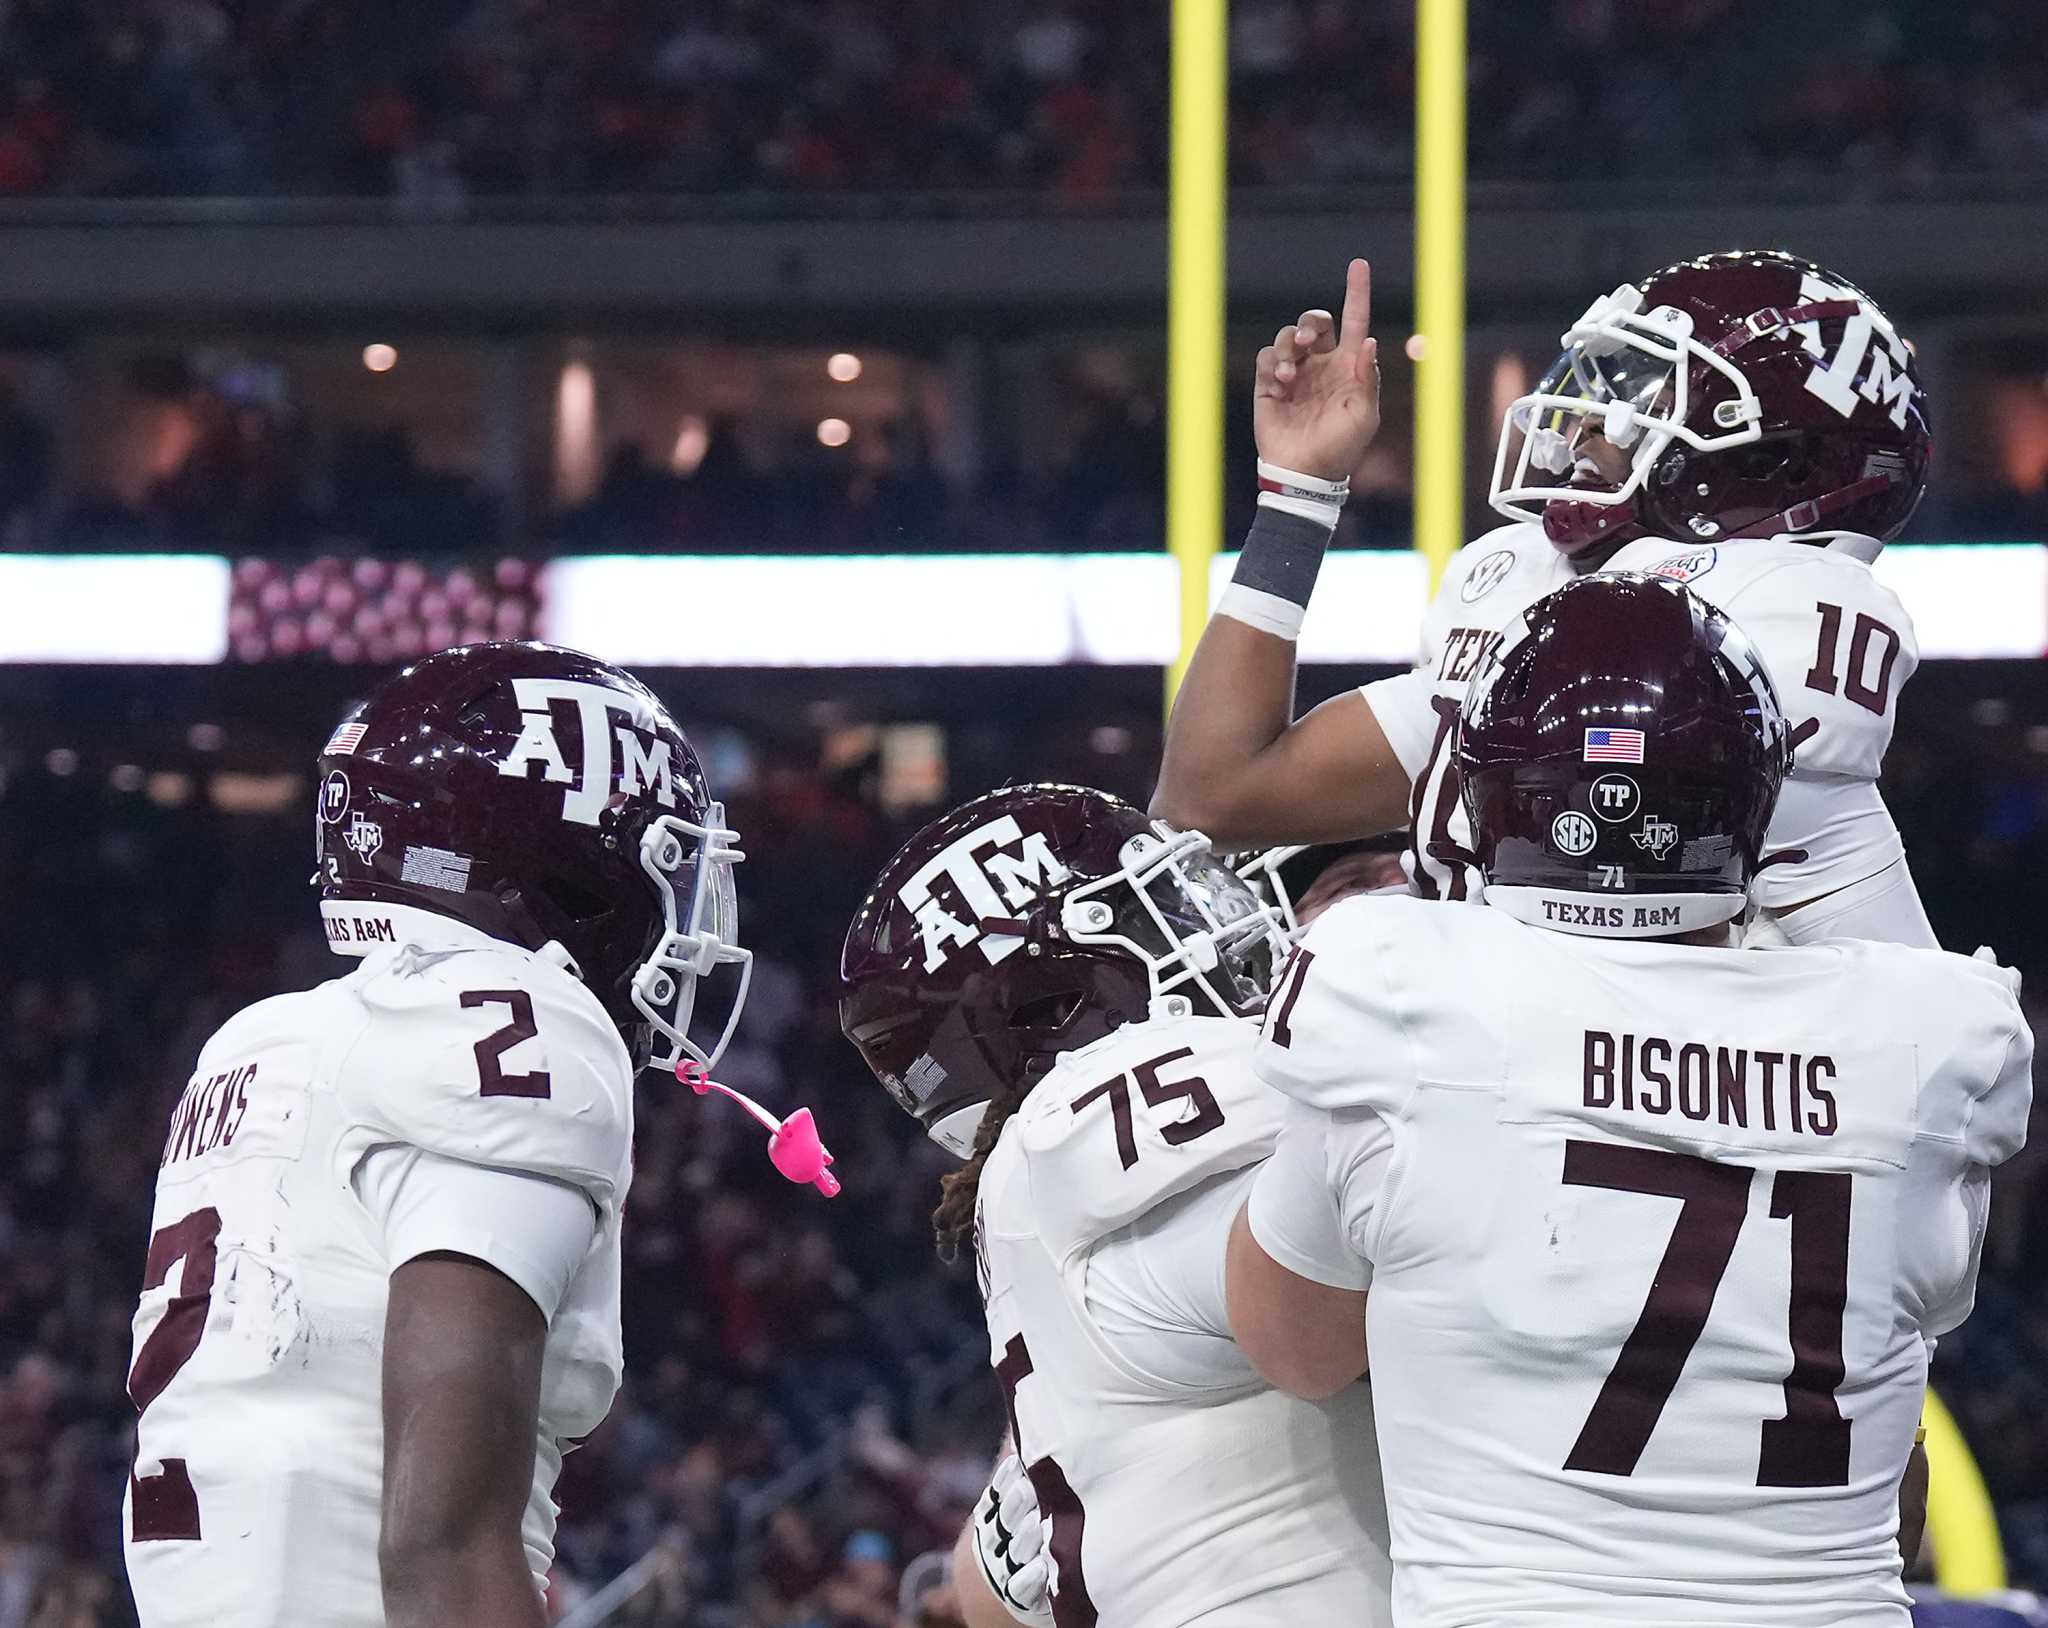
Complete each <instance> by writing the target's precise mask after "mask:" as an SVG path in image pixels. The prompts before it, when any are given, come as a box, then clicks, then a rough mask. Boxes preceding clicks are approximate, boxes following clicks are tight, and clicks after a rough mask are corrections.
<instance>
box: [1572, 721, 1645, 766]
mask: <svg viewBox="0 0 2048 1628" xmlns="http://www.w3.org/2000/svg"><path fill="white" fill-rule="evenodd" d="M1584 756H1585V761H1586V762H1588V763H1640V762H1642V761H1643V732H1642V731H1641V730H1640V729H1589V730H1587V731H1586V750H1585V754H1584Z"/></svg>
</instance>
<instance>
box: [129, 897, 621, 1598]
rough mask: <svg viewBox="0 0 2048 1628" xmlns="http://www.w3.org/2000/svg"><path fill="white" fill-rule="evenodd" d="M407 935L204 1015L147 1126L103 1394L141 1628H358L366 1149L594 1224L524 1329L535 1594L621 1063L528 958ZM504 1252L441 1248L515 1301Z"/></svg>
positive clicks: (613, 1035)
mask: <svg viewBox="0 0 2048 1628" xmlns="http://www.w3.org/2000/svg"><path fill="white" fill-rule="evenodd" d="M393 914H395V915H400V916H414V915H424V913H423V912H411V911H401V912H394V913H393ZM427 919H428V920H429V921H430V922H431V923H432V926H431V927H429V928H428V929H426V930H425V931H424V932H423V933H422V934H420V935H417V936H420V937H423V938H424V939H425V940H426V942H424V943H423V942H410V943H398V944H395V945H393V946H391V947H389V948H385V949H380V950H378V951H376V952H375V953H373V954H371V955H370V956H369V957H368V958H367V959H366V960H365V961H364V962H363V963H362V965H361V966H360V967H359V968H357V969H356V970H354V971H352V972H351V973H349V974H348V975H347V976H345V977H341V978H337V979H334V980H333V981H331V982H329V983H325V984H322V985H321V986H320V987H319V988H317V989H313V990H310V991H308V992H306V993H303V994H293V995H281V996H278V997H276V998H275V999H272V1000H266V1001H262V1002H259V1003H258V1004H256V1005H254V1006H251V1007H249V1008H247V1009H246V1010H245V1011H243V1012H241V1013H240V1014H238V1015H237V1016H235V1017H234V1018H232V1019H230V1020H229V1021H228V1022H227V1024H225V1025H224V1026H223V1027H222V1028H221V1029H220V1031H219V1032H218V1033H217V1034H215V1035H214V1037H213V1038H212V1039H211V1040H210V1041H209V1042H208V1043H207V1045H206V1047H205V1049H204V1050H203V1051H202V1052H201V1053H200V1056H199V1064H198V1068H197V1071H196V1072H195V1073H194V1074H193V1077H192V1081H191V1084H190V1085H189V1086H188V1087H187V1089H186V1091H185V1093H184V1095H183V1097H182V1098H181V1100H180V1101H179V1103H178V1106H177V1109H176V1110H175V1112H174V1113H173V1115H172V1118H171V1127H170V1135H169V1139H168V1141H167V1143H166V1146H165V1149H164V1156H163V1164H162V1168H161V1170H160V1172H159V1174H158V1177H157V1189H156V1206H155V1211H154V1215H153V1218H152V1223H151V1225H152V1229H153V1230H152V1234H151V1238H150V1243H149V1256H148V1264H147V1270H146V1273H145V1277H144V1287H143V1293H142V1300H141V1304H140V1306H139V1307H138V1308H137V1310H136V1314H135V1334H134V1338H135V1358H134V1366H133V1369H132V1371H131V1375H130V1380H129V1389H130V1394H131V1396H132V1397H133V1399H134V1400H135V1402H136V1404H137V1406H138V1407H139V1408H140V1409H141V1418H140V1421H139V1424H138V1427H137V1437H138V1446H137V1452H136V1461H135V1468H134V1476H133V1479H132V1480H131V1482H130V1487H129V1495H128V1499H127V1503H126V1506H125V1508H124V1510H123V1513H122V1521H123V1527H124V1539H125V1542H126V1546H127V1557H128V1572H129V1577H130V1580H131V1582H132V1583H133V1586H134V1590H135V1598H136V1603H137V1606H138V1609H139V1612H140V1615H141V1620H142V1623H143V1628H188V1625H190V1628H199V1625H201V1624H205V1625H207V1628H259V1625H261V1628H275V1625H276V1624H279V1623H291V1624H293V1625H294V1628H376V1625H380V1624H382V1623H383V1621H384V1610H383V1604H382V1596H381V1592H380V1589H379V1585H378V1571H377V1537H378V1505H379V1496H380V1492H381V1488H382V1481H383V1439H384V1430H383V1418H382V1412H381V1389H382V1386H381V1362H382V1353H383V1343H384V1314H385V1303H386V1299H387V1294H388V1280H389V1276H390V1273H391V1270H392V1269H393V1267H395V1266H397V1265H400V1264H403V1263H402V1261H398V1260H392V1259H390V1258H388V1256H387V1251H386V1247H385V1241H384V1238H383V1236H382V1233H381V1231H380V1227H379V1225H378V1223H377V1221H376V1220H375V1218H374V1217H373V1216H372V1214H371V1213H370V1211H369V1210H368V1209H367V1208H366V1206H365V1204H364V1203H363V1201H362V1199H361V1197H360V1196H359V1193H358V1191H357V1189H356V1186H355V1183H356V1182H357V1180H358V1172H359V1169H360V1168H361V1167H362V1166H363V1164H364V1161H365V1160H366V1159H368V1158H371V1157H372V1156H376V1157H380V1158H381V1157H382V1154H381V1153H380V1152H379V1150H383V1149H398V1150H404V1149H419V1150H423V1151H424V1153H426V1154H428V1155H433V1156H437V1157H439V1158H441V1159H445V1160H453V1161H460V1162H461V1168H462V1169H463V1170H464V1171H465V1172H466V1173H468V1174H469V1175H470V1176H471V1177H472V1178H473V1177H474V1175H475V1172H476V1170H477V1169H478V1167H489V1168H490V1169H491V1170H493V1171H497V1172H515V1173H519V1174H521V1175H525V1176H538V1177H543V1178H547V1179H548V1182H549V1183H550V1184H554V1183H560V1184H566V1185H567V1186H569V1187H572V1188H574V1189H576V1190H577V1191H578V1193H579V1194H580V1195H582V1196H581V1197H579V1199H578V1206H580V1214H579V1219H580V1221H581V1222H582V1223H584V1224H585V1225H586V1226H588V1225H589V1224H590V1222H591V1221H592V1219H593V1217H592V1211H593V1210H594V1212H595V1229H594V1241H592V1242H590V1243H589V1246H588V1253H587V1254H585V1255H584V1256H583V1258H582V1264H581V1265H580V1267H578V1268H576V1269H575V1271H574V1275H573V1276H572V1277H571V1278H570V1279H569V1280H568V1283H567V1287H566V1289H565V1290H564V1291H563V1292H562V1294H561V1297H560V1300H559V1303H558V1304H557V1305H556V1307H555V1309H554V1314H553V1316H552V1318H551V1319H550V1321H549V1327H548V1335H547V1347H546V1354H545V1359H544V1366H543V1374H542V1383H541V1409H540V1432H539V1439H538V1440H537V1442H536V1443H535V1458H534V1479H533V1490H532V1495H531V1498H530V1500H529V1503H528V1506H527V1510H526V1516H525V1520H524V1523H523V1536H524V1539H525V1544H526V1550H527V1557H528V1561H529V1563H530V1564H531V1566H532V1568H533V1571H534V1573H535V1575H536V1578H540V1577H542V1576H544V1574H545V1572H546V1570H547V1568H548V1566H549V1564H550V1563H551V1561H552V1558H553V1542H554V1523H555V1509H554V1505H553V1502H552V1501H551V1498H550V1496H549V1494H550V1492H551V1490H552V1488H553V1485H554V1480H555V1475H556V1472H557V1471H558V1470H559V1468H560V1466H561V1458H562V1453H563V1451H564V1449H565V1447H567V1446H569V1445H572V1444H573V1443H574V1442H575V1441H576V1440H577V1439H579V1438H581V1437H583V1436H585V1435H587V1434H588V1433H589V1432H590V1431H591V1430H593V1429H594V1428H596V1426H597V1425H598V1423H599V1422H600V1421H601V1420H602V1419H603V1418H604V1416H605V1413H606V1412H607V1410H608V1409H609V1408H610V1406H611V1401H612V1396H613V1393H614V1392H615V1391H616V1390H617V1388H618V1384H619V1379H620V1374H621V1370H622V1366H623V1363H622V1357H621V1349H620V1333H619V1215H620V1207H621V1205H622V1204H623V1202H624V1200H625V1196H626V1187H627V1183H628V1179H629V1176H630V1172H631V1145H632V1124H633V1121H632V1064H631V1061H630V1059H629V1058H628V1056H627V1054H626V1050H625V1046H624V1044H623V1043H622V1042H621V1040H620V1038H619V1035H618V1032H617V1030H616V1029H615V1028H614V1027H613V1025H612V1023H611V1021H610V1019H609V1018H608V1017H607V1016H606V1014H605V1012H604V1010H603V1008H602V1007H601V1006H600V1005H599V1004H598V1002H597V1000H596V998H595V997H594V996H592V995H591V994H590V993H589V991H587V990H586V989H585V988H584V987H583V985H582V984H581V983H580V982H578V981H577V979H576V978H574V977H573V976H572V975H571V974H569V973H568V972H566V971H564V970H563V969H562V968H561V966H559V965H557V964H555V963H554V962H553V961H551V960H550V959H548V957H547V956H546V954H545V953H543V954H539V955H536V954H529V953H528V952H526V951H524V950H521V949H517V948H515V947H512V946H509V945H505V944H501V943H498V942H496V941H494V940H492V939H490V938H487V937H485V936H484V935H483V934H481V933H478V932H475V931H474V930H472V929H470V928H468V927H466V926H464V925H462V924H461V923H458V922H454V921H444V920H441V919H440V918H427ZM429 945H431V947H429ZM501 1179H506V1178H502V1177H501ZM529 1185H534V1184H529ZM548 1191H549V1192H550V1194H551V1196H553V1194H554V1190H553V1188H552V1186H550V1187H549V1189H548ZM578 1206H572V1207H571V1210H572V1213H576V1212H577V1210H578ZM554 1213H559V1211H556V1212H554ZM514 1230H516V1229H510V1228H506V1229H500V1230H499V1231H497V1232H496V1233H490V1232H483V1233H480V1235H478V1236H475V1237H473V1238H472V1237H468V1236H464V1235H462V1234H461V1233H460V1231H459V1229H458V1230H457V1231H456V1232H455V1233H454V1234H452V1235H451V1237H450V1239H449V1244H448V1246H449V1247H460V1248H461V1249H462V1250H463V1251H464V1252H466V1253H471V1254H475V1255H477V1256H479V1257H480V1258H482V1259H484V1260H487V1261H490V1262H492V1264H494V1265H503V1266H504V1268H505V1269H506V1270H507V1271H508V1273H509V1275H512V1276H513V1277H514V1279H515V1281H521V1282H522V1283H523V1284H524V1283H525V1282H526V1281H527V1280H526V1278H525V1277H524V1276H522V1273H521V1271H520V1269H519V1265H518V1257H517V1254H516V1251H517V1249H518V1245H519V1242H520V1240H519V1239H518V1238H517V1237H515V1236H511V1233H512V1232H513V1231H514ZM414 1252H415V1253H417V1251H414ZM543 1309H545V1308H543Z"/></svg>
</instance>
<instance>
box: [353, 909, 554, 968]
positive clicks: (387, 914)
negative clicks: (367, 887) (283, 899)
mask: <svg viewBox="0 0 2048 1628" xmlns="http://www.w3.org/2000/svg"><path fill="white" fill-rule="evenodd" d="M320 917H321V921H322V923H323V924H324V925H325V927H326V929H327V947H328V948H329V949H330V950H332V951H333V952H334V953H335V954H336V955H352V956H365V955H369V954H372V953H373V952H375V951H377V950H381V949H388V948H390V947H392V946H394V945H398V944H410V945H413V946H415V947H416V948H418V949H422V950H511V951H512V952H514V953H515V954H518V955H531V956H534V957H535V958H536V959H538V960H541V961H545V962H546V963H547V964H548V965H549V966H553V967H559V968H561V969H562V971H564V972H566V973H568V974H569V975H570V976H571V977H573V978H578V979H580V978H581V977H582V976H583V974H582V973H581V971H580V970H579V969H578V968H577V965H576V960H575V957H574V956H572V955H570V954H569V952H568V951H567V950H565V949H563V948H562V946H561V945H560V944H558V943H556V942H555V941H554V940H552V939H550V940H549V941H548V942H547V943H546V944H543V945H542V946H541V947H540V948H539V949H538V950H529V949H527V948H526V946H525V945H523V944H514V943H512V942H511V941H510V940H508V939H502V938H493V937H491V935H490V934H489V933H486V932H484V931H483V930H482V929H481V928H478V927H472V926H470V924H469V923H468V922H466V921H457V920H456V919H455V918H454V917H453V916H443V915H440V914H438V913H437V912H435V911H432V910H425V909H422V908H421V907H420V906H418V905H416V904H386V903H384V902H383V901H381V900H377V899H322V900H321V901H320Z"/></svg>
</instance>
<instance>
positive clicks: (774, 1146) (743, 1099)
mask: <svg viewBox="0 0 2048 1628" xmlns="http://www.w3.org/2000/svg"><path fill="white" fill-rule="evenodd" d="M676 1078H677V1079H679V1080H681V1081H682V1082H683V1084H685V1085H687V1086H688V1087H689V1088H690V1089H691V1090H692V1091H694V1092H696V1093H697V1095H698V1096H700V1097H701V1096H703V1095H704V1094H705V1093H706V1092H707V1091H716V1092H717V1093H718V1094H719V1095H720V1096H723V1097H730V1098H731V1099H732V1100H733V1101H734V1102H736V1103H738V1104H739V1105H740V1106H741V1107H742V1108H744V1109H745V1110H746V1111H747V1112H748V1113H749V1114H751V1115H752V1116H753V1117H754V1118H755V1119H756V1120H758V1121H759V1122H760V1123H761V1124H762V1125H763V1126H765V1127H766V1128H767V1130H768V1132H769V1136H768V1162H769V1163H770V1164H772V1165H774V1166H775V1168H776V1169H777V1170H779V1171H781V1172H782V1174H783V1176H784V1177H786V1178H787V1179H788V1180H790V1181H794V1182H809V1183H810V1184H811V1185H812V1186H813V1187H815V1188H817V1189H818V1191H819V1192H821V1193H823V1194H824V1195H825V1196H826V1197H827V1198H837V1197H838V1196H839V1178H838V1177H837V1176H835V1175H833V1174H832V1172H831V1171H830V1170H827V1169H826V1168H825V1167H826V1166H827V1165H829V1164H830V1163H831V1162H832V1154H831V1151H830V1150H829V1149H828V1148H827V1147H826V1146H825V1144H824V1143H823V1142H821V1141H820V1140H819V1139H818V1124H817V1121H816V1120H814V1119H813V1118H812V1117H811V1111H810V1109H808V1108H799V1109H797V1111H796V1112H795V1113H793V1114H791V1115H790V1116H789V1118H787V1119H777V1118H776V1117H775V1116H774V1115H773V1114H771V1113H770V1112H769V1111H768V1110H767V1109H766V1108H763V1107H762V1106H761V1105H760V1104H759V1103H758V1102H756V1101H755V1100H754V1099H753V1098H752V1097H750V1096H748V1095H747V1094H746V1093H745V1092H744V1091H735V1090H734V1089H733V1088H732V1087H731V1086H729V1085H720V1084H719V1083H718V1082H717V1081H716V1080H714V1079H712V1078H711V1075H710V1073H709V1071H708V1070H707V1069H706V1068H705V1067H704V1065H703V1064H702V1063H699V1062H694V1061H685V1062H680V1063H678V1064H676Z"/></svg>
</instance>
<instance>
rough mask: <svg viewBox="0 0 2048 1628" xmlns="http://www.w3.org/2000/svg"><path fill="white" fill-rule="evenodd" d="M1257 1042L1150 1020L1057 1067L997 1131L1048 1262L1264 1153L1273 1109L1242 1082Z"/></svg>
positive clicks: (1234, 1024) (1223, 1023) (1275, 1125)
mask: <svg viewBox="0 0 2048 1628" xmlns="http://www.w3.org/2000/svg"><path fill="white" fill-rule="evenodd" d="M1257 1040H1258V1030H1257V1029H1256V1028H1255V1027H1254V1026H1253V1025H1252V1024H1251V1023H1249V1022H1246V1021H1245V1020H1243V1019H1240V1018H1210V1017H1197V1018H1175V1019H1165V1020H1152V1021H1148V1022H1144V1023H1132V1024H1127V1025H1125V1026H1124V1027H1123V1028H1121V1029H1119V1030H1117V1031H1116V1032H1115V1033H1114V1034H1112V1035H1110V1036H1109V1037H1107V1038H1106V1039H1104V1040H1100V1041H1097V1042H1096V1043H1095V1044H1094V1045H1092V1046H1088V1047H1085V1048H1083V1049H1082V1050H1080V1051H1078V1052H1069V1053H1067V1054H1066V1055H1065V1056H1063V1057H1062V1058H1060V1060H1059V1062H1058V1063H1057V1064H1056V1065H1055V1066H1054V1068H1053V1070H1052V1072H1051V1073H1050V1074H1048V1075H1047V1076H1046V1077H1045V1078H1044V1079H1043V1080H1041V1081H1040V1082H1039V1083H1038V1085H1037V1086H1036V1087H1035V1088H1034V1089H1033V1091H1032V1093H1031V1096H1030V1098H1029V1099H1028V1100H1027V1101H1026V1102H1025V1104H1024V1106H1023V1108H1022V1109H1020V1110H1019V1111H1018V1114H1017V1119H1016V1122H1015V1124H1014V1125H1013V1126H1012V1127H1010V1128H1009V1129H1008V1130H1007V1131H1006V1132H1005V1136H1006V1138H1008V1137H1014V1138H1015V1139H1016V1145H1017V1150H1018V1157H1019V1161H1020V1162H1021V1164H1022V1165H1023V1167H1024V1169H1025V1171H1026V1173H1027V1175H1028V1179H1029V1182H1030V1194H1031V1216H1032V1221H1033V1223H1034V1224H1035V1226H1036V1227H1037V1229H1038V1232H1039V1235H1040V1237H1041V1238H1042V1239H1043V1240H1044V1242H1045V1245H1046V1248H1047V1249H1048V1250H1049V1251H1050V1252H1051V1253H1052V1255H1053V1258H1054V1259H1055V1260H1058V1261H1061V1262H1064V1261H1065V1260H1066V1259H1067V1258H1068V1257H1070V1256H1071V1255H1072V1254H1073V1253H1074V1252H1076V1251H1077V1250H1081V1249H1085V1248H1087V1247H1088V1246H1089V1245H1090V1244H1093V1243H1094V1242H1095V1241H1096V1240H1098V1239H1099V1238H1102V1237H1103V1236H1105V1235H1106V1234H1108V1233H1111V1232H1114V1231H1115V1230H1116V1229H1117V1228H1119V1227H1123V1226H1128V1225H1129V1224H1130V1223H1131V1222H1133V1221H1135V1220H1137V1219H1138V1218H1139V1217H1140V1216H1142V1215H1144V1214H1145V1213H1146V1212H1147V1211H1149V1210H1150V1209H1151V1208H1152V1207H1153V1206H1154V1205H1157V1204H1160V1203H1163V1202H1164V1201H1165V1200H1167V1199H1170V1198H1174V1197H1176V1196H1178V1195H1179V1194H1181V1193H1185V1192H1187V1191H1189V1190H1190V1189H1191V1188H1193V1187H1195V1186H1197V1185H1199V1184H1200V1183H1202V1182H1204V1181H1207V1180H1208V1179H1209V1178H1210V1177H1211V1176H1215V1175H1219V1174H1222V1173H1223V1172H1225V1171H1230V1170H1240V1169H1243V1168H1244V1167H1245V1166H1247V1165H1251V1164H1255V1163H1257V1162H1258V1161H1259V1160H1260V1159H1263V1158H1265V1157H1266V1155H1267V1154H1269V1153H1271V1152H1272V1150H1273V1143H1274V1141H1275V1139H1276V1138H1277V1137H1278V1136H1279V1133H1280V1119H1281V1112H1282V1108H1283V1106H1284V1104H1283V1103H1282V1101H1281V1099H1280V1097H1279V1096H1278V1094H1277V1093H1275V1092H1273V1091H1271V1090H1269V1089H1268V1088H1267V1087H1266V1086H1264V1085H1262V1084H1260V1083H1259V1082H1258V1080H1257V1079H1255V1078H1254V1077H1253V1075H1252V1070H1251V1056H1252V1047H1253V1045H1254V1044H1255V1043H1256V1041H1257Z"/></svg>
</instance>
